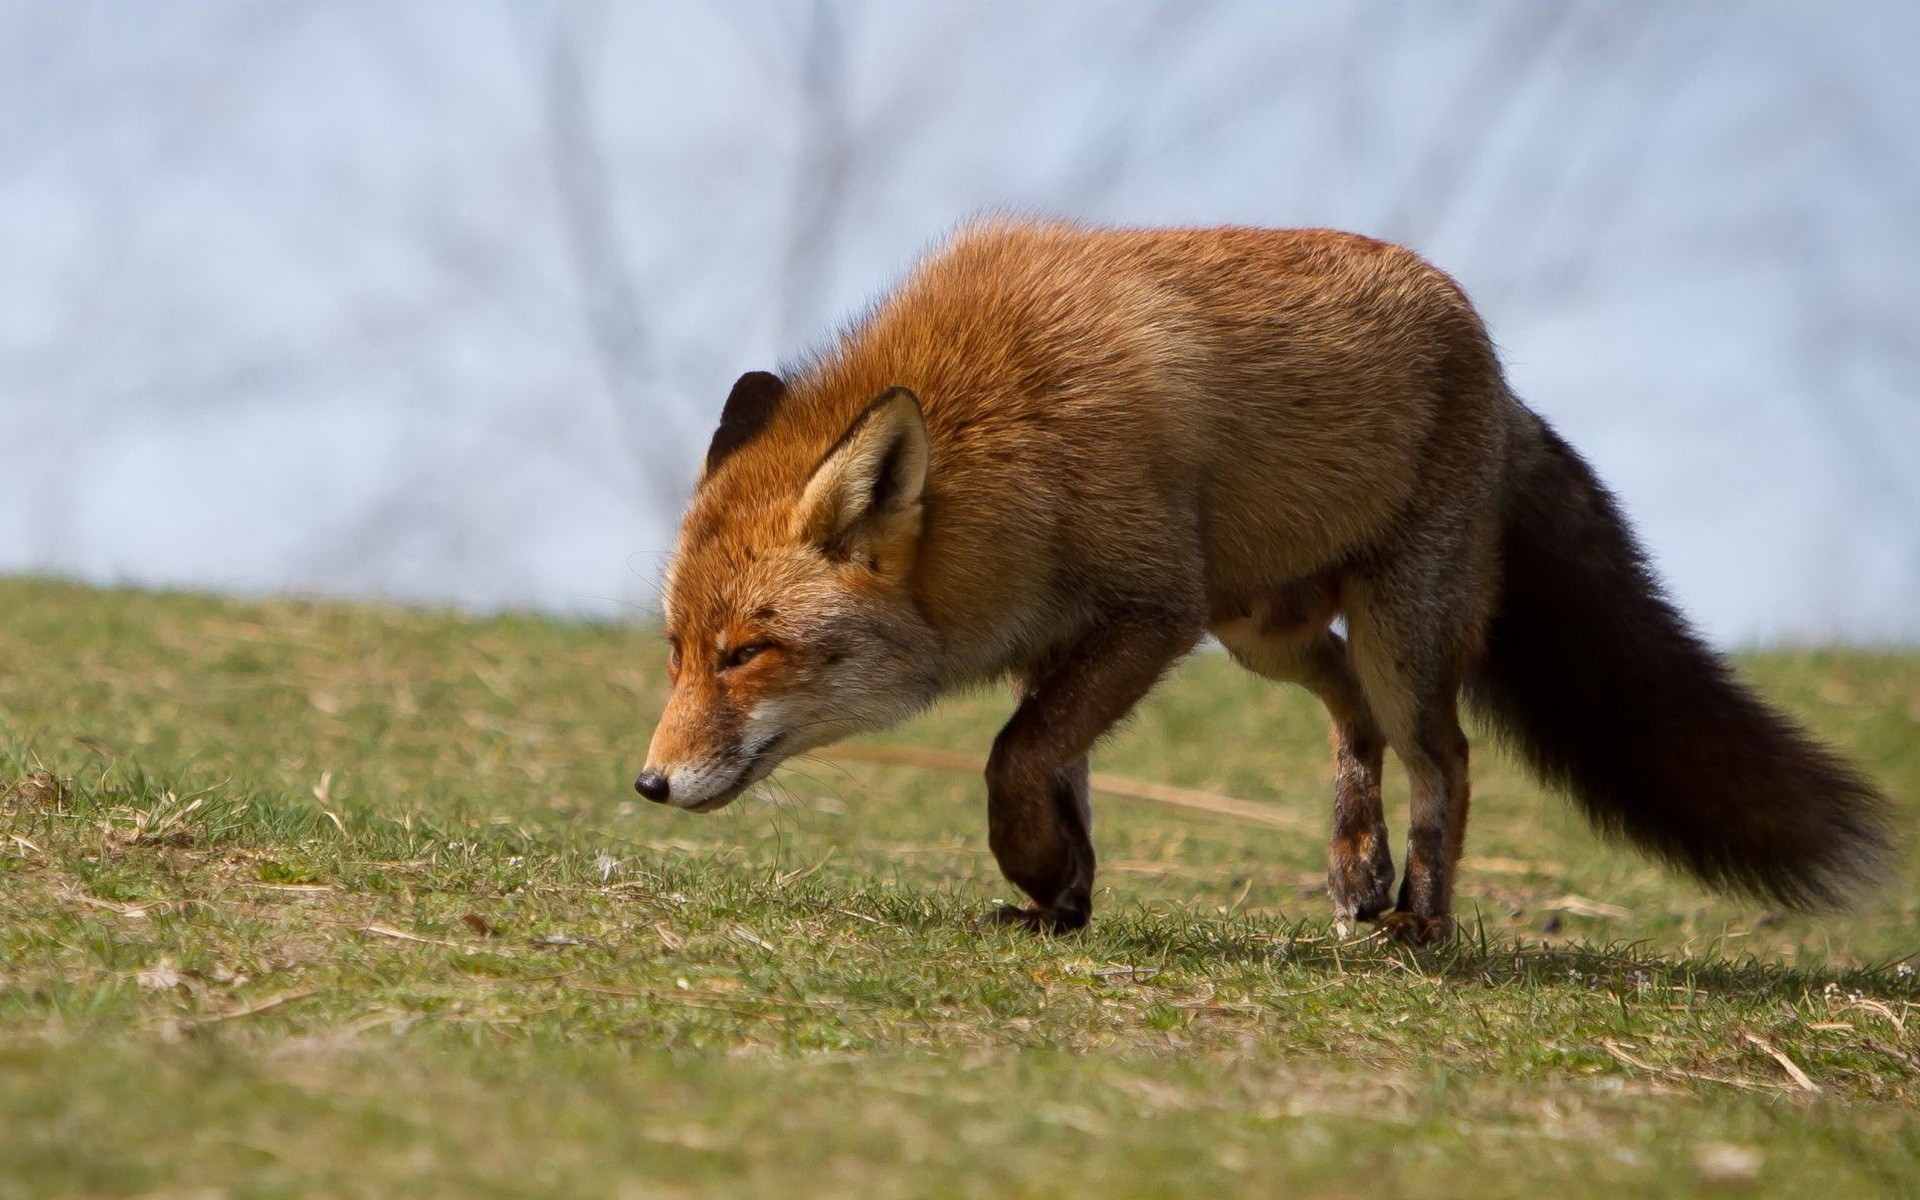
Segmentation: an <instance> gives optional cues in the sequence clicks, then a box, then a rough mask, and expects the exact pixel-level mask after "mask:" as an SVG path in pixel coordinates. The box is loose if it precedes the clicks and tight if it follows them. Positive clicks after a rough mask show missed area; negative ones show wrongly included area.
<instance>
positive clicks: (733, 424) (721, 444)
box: [706, 371, 787, 475]
mask: <svg viewBox="0 0 1920 1200" xmlns="http://www.w3.org/2000/svg"><path fill="white" fill-rule="evenodd" d="M786 394H787V385H786V384H785V383H783V382H781V379H780V377H779V376H778V375H775V374H773V373H772V372H771V371H748V372H747V373H746V374H745V375H742V376H741V377H740V378H739V380H738V381H736V382H735V383H734V385H733V391H731V392H729V393H728V394H727V406H726V407H725V408H723V409H721V410H720V428H718V429H716V430H714V431H713V441H712V443H711V444H709V445H708V446H707V467H706V473H707V474H709V475H711V474H713V469H714V468H715V467H717V466H719V465H720V463H721V461H722V460H724V459H725V458H726V457H727V455H729V454H732V453H733V452H734V451H735V450H738V449H739V448H740V447H742V446H744V445H746V444H747V443H748V442H750V441H752V440H753V438H754V435H755V434H758V433H759V432H760V431H761V430H762V429H763V428H765V427H766V424H767V421H768V420H769V419H771V418H772V416H773V413H774V410H775V409H777V408H779V407H780V397H782V396H784V395H786Z"/></svg>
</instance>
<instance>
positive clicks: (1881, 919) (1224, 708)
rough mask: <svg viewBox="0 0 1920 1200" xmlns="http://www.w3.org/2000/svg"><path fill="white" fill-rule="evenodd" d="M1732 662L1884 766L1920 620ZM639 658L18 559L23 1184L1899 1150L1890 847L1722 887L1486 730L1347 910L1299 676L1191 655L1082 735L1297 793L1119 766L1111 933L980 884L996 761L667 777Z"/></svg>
mask: <svg viewBox="0 0 1920 1200" xmlns="http://www.w3.org/2000/svg"><path fill="white" fill-rule="evenodd" d="M1742 665H1743V669H1744V670H1745V672H1746V673H1747V674H1748V676H1749V677H1750V678H1752V679H1754V680H1755V681H1756V682H1757V683H1758V684H1759V685H1760V686H1761V687H1762V688H1763V689H1764V690H1765V691H1766V692H1768V693H1769V694H1770V695H1772V696H1773V697H1775V698H1776V699H1777V700H1779V701H1780V702H1782V703H1783V704H1785V705H1786V706H1787V707H1789V708H1791V709H1792V710H1794V711H1795V712H1797V713H1799V714H1800V715H1801V716H1802V717H1803V718H1804V719H1806V720H1807V721H1808V722H1809V723H1810V724H1811V725H1812V726H1813V727H1814V728H1816V729H1817V730H1818V731H1819V732H1820V733H1822V734H1823V735H1824V736H1826V737H1828V738H1830V739H1832V740H1833V741H1835V742H1836V743H1838V744H1840V745H1842V746H1845V747H1846V748H1848V749H1849V751H1851V752H1852V753H1854V754H1855V755H1857V756H1858V757H1859V758H1860V759H1861V760H1862V761H1863V762H1864V763H1865V764H1866V765H1867V767H1868V769H1869V770H1870V771H1871V773H1872V774H1873V775H1874V776H1875V777H1876V778H1878V779H1880V780H1881V781H1882V782H1883V783H1884V784H1885V785H1886V786H1887V787H1888V788H1889V789H1890V790H1891V791H1892V792H1893V794H1894V795H1895V796H1896V797H1897V798H1899V799H1900V800H1901V802H1902V803H1903V806H1904V809H1903V811H1907V812H1911V811H1912V805H1913V803H1914V801H1915V800H1916V799H1920V655H1912V654H1906V655H1900V654H1871V653H1851V652H1850V653H1841V652H1827V651H1820V652H1791V653H1784V652H1783V653H1769V654H1763V655H1756V656H1750V657H1747V658H1745V659H1743V662H1742ZM662 683H663V671H662V667H661V652H660V649H659V647H658V646H657V645H656V643H655V640H654V639H653V637H652V635H651V634H650V633H649V632H648V631H647V630H645V629H639V628H615V627H607V626H602V625H591V624H583V623H568V622H560V621H548V620H539V619H534V618H528V617H502V618H494V619H487V620H475V619H469V618H463V617H458V616H453V615H447V614H438V613H424V612H417V611H406V610H398V609H388V608H377V607H367V606H349V605H336V604H312V603H302V602H291V601H272V602H267V603H244V602H239V601H229V600H219V599H211V598H206V597H200V596H185V595H151V594H141V593H135V592H128V591H95V590H88V589H84V588H79V587H74V586H69V585H63V584H56V583H47V582H38V581H4V582H0V1129H4V1130H5V1133H4V1135H0V1200H11V1198H12V1197H27V1196H71V1195H148V1196H190V1195H191V1196H200V1195H232V1196H283V1195H284V1196H293V1195H314V1196H341V1195H368V1196H402V1195H419V1196H438V1195H516V1196H518V1195H532V1196H549V1195H550V1196H578V1195H589V1194H590V1195H603V1196H628V1195H631V1196H659V1195H666V1196H673V1195H727V1196H753V1197H779V1196H821V1195H848V1196H981V1197H987V1196H995V1197H997V1196H1058V1195H1064V1194H1083V1193H1085V1194H1094V1193H1097V1194H1102V1195H1108V1196H1154V1195H1173V1194H1180V1195H1187V1194H1208V1195H1261V1196H1267V1195H1281V1194H1284V1195H1293V1196H1328V1197H1333V1196H1354V1197H1359V1196H1367V1197H1379V1196H1457V1195H1472V1196H1484V1197H1501V1196H1516V1197H1517V1196H1531V1195H1541V1194H1550V1195H1554V1196H1570V1197H1581V1196H1614V1195H1620V1194H1635V1195H1692V1194H1696V1193H1710V1194H1721V1193H1723V1192H1725V1191H1727V1190H1728V1189H1734V1190H1741V1189H1745V1190H1748V1191H1752V1192H1755V1193H1757V1194H1766V1195H1781V1196H1799V1195H1807V1196H1819V1197H1821V1198H1822V1200H1836V1198H1841V1197H1848V1196H1882V1195H1892V1194H1901V1193H1906V1194H1911V1193H1913V1192H1914V1191H1915V1190H1916V1189H1920V980H1917V979H1916V977H1915V974H1914V972H1913V970H1912V969H1911V966H1910V964H1909V963H1908V962H1907V958H1908V956H1912V955H1914V954H1915V952H1916V950H1920V882H1917V880H1916V873H1915V872H1914V871H1913V870H1911V869H1909V871H1908V872H1907V875H1906V877H1905V878H1904V879H1903V880H1902V881H1901V882H1900V884H1899V885H1898V886H1896V887H1893V888H1890V889H1889V890H1887V891H1886V892H1885V893H1883V894H1881V895H1879V896H1877V897H1875V898H1874V899H1873V900H1872V901H1871V902H1869V903H1868V904H1867V905H1865V906H1864V907H1862V908H1861V909H1859V910H1858V911H1856V912H1854V913H1851V914H1849V915H1846V916H1842V917H1828V918H1820V919H1816V918H1807V917H1797V916H1787V915H1783V914H1778V913H1773V912H1767V911H1764V910H1761V909H1759V908H1757V907H1755V906H1753V905H1750V904H1745V903H1741V902H1738V901H1729V900H1725V899H1716V898H1714V897H1711V896H1709V895H1706V894H1704V893H1702V892H1700V891H1699V890H1698V889H1697V888H1695V887H1693V886H1692V885H1691V884H1689V883H1687V882H1685V881H1683V880H1678V879H1675V878H1673V877H1672V876H1669V875H1666V874H1663V873H1662V872H1661V871H1659V870H1658V869H1656V868H1654V867H1652V866H1650V865H1649V864H1648V863H1646V862H1645V861H1643V860H1641V859H1639V858H1637V857H1635V856H1634V855H1632V854H1630V853H1628V852H1626V851H1623V850H1620V849H1617V848H1611V847H1607V846H1604V845H1601V844H1600V843H1598V842H1597V841H1596V840H1595V839H1593V838H1592V837H1591V836H1590V835H1589V834H1588V833H1587V832H1586V831H1585V830H1584V829H1583V828H1582V827H1581V825H1580V823H1579V822H1578V820H1577V818H1575V817H1574V816H1573V815H1572V814H1571V813H1570V812H1569V811H1568V809H1567V808H1566V807H1565V806H1564V805H1563V804H1561V803H1560V802H1558V801H1555V800H1553V799H1551V798H1549V797H1545V796H1543V795H1541V794H1540V792H1539V791H1538V790H1537V789H1536V788H1534V787H1533V786H1532V785H1531V784H1529V783H1528V782H1527V781H1526V780H1525V778H1524V777H1523V776H1522V775H1521V774H1520V773H1519V772H1518V770H1517V769H1516V768H1515V767H1514V766H1513V765H1512V764H1511V763H1508V762H1506V761H1503V760H1502V759H1501V758H1499V756H1498V755H1496V754H1495V753H1493V752H1492V751H1490V750H1481V751H1479V752H1478V758H1477V760H1476V768H1475V774H1476V781H1477V793H1476V799H1475V821H1474V824H1473V826H1472V831H1471V834H1470V847H1469V859H1468V864H1467V870H1466V873H1465V878H1464V880H1463V885H1462V897H1461V902H1460V904H1461V910H1462V913H1463V916H1464V923H1465V925H1466V927H1467V929H1468V936H1466V937H1464V938H1463V939H1462V940H1461V941H1460V942H1459V943H1458V944H1456V945H1454V946H1452V947H1449V948H1446V949H1443V950H1437V951H1429V952H1414V951H1410V950H1406V949H1402V948H1398V947H1393V946H1385V945H1380V944H1377V943H1374V942H1371V941H1369V940H1366V939H1347V940H1342V939H1340V938H1338V937H1336V936H1335V935H1334V933H1333V931H1332V929H1331V928H1330V925H1329V922H1328V920H1327V918H1326V909H1325V905H1326V900H1325V896H1324V894H1322V893H1321V890H1320V879H1319V864H1320V856H1321V854H1322V852H1323V846H1322V844H1321V836H1320V834H1319V832H1318V831H1319V830H1320V829H1321V828H1322V826H1323V825H1324V824H1325V821H1326V812H1327V802H1328V796H1329V794H1330V788H1331V783H1330V772H1329V766H1328V763H1327V761H1326V750H1325V723H1324V719H1323V718H1322V717H1321V716H1320V715H1319V714H1318V712H1317V711H1316V710H1315V708H1314V706H1313V704H1312V702H1311V701H1310V700H1308V699H1307V698H1305V697H1304V696H1302V695H1298V694H1295V693H1291V692H1288V691H1285V690H1281V689H1276V688H1273V687H1271V686H1268V685H1265V684H1262V683H1260V682H1259V681H1257V680H1253V679H1251V678H1249V677H1246V676H1244V675H1242V674H1239V673H1237V672H1236V671H1235V670H1234V668H1232V667H1231V665H1230V664H1228V663H1226V662H1225V661H1223V660H1222V659H1221V658H1220V657H1219V656H1210V655H1200V656H1197V657H1196V658H1195V659H1194V660H1192V661H1191V662H1189V663H1188V664H1186V665H1185V666H1184V667H1182V668H1181V670H1180V671H1179V672H1178V673H1177V674H1176V675H1175V676H1174V677H1173V678H1172V679H1171V680H1170V681H1169V682H1168V683H1167V684H1166V685H1165V686H1164V687H1163V688H1162V689H1161V690H1160V691H1159V692H1158V693H1157V694H1156V695H1155V696H1154V697H1152V698H1151V700H1150V701H1149V702H1148V704H1147V705H1146V706H1145V707H1144V709H1143V711H1142V712H1141V713H1140V715H1139V716H1138V718H1137V719H1136V720H1135V721H1134V722H1132V723H1131V724H1130V725H1129V726H1128V727H1127V729H1126V730H1125V731H1124V732H1123V733H1121V734H1120V735H1119V736H1118V737H1117V738H1116V739H1114V740H1113V742H1112V743H1111V744H1110V745H1109V746H1107V747H1105V748H1104V749H1103V751H1102V752H1101V753H1100V755H1099V756H1098V762H1097V764H1096V765H1097V769H1099V770H1103V771H1106V772H1109V773H1112V774H1117V775H1123V776H1131V777H1134V778H1137V779H1144V780H1152V781H1157V782H1164V783H1172V784H1178V785H1182V786H1186V787H1192V788H1203V789H1208V790H1212V791H1216V792H1220V793H1225V794H1229V795H1232V796H1236V797H1241V798H1244V799H1248V800H1252V801H1257V802H1259V803H1261V804H1262V805H1264V806H1268V807H1269V808H1270V809H1271V811H1272V812H1273V813H1275V814H1279V815H1282V816H1283V817H1286V818H1290V819H1291V823H1292V825H1293V827H1292V828H1275V827H1272V826H1271V825H1255V824H1247V823H1240V822H1235V821H1231V820H1226V819H1222V818H1220V817H1216V816H1209V815H1206V814H1200V813H1193V812H1187V811H1182V810H1177V809H1172V808H1168V807H1165V806H1160V805H1156V804H1153V803H1149V802H1145V801H1141V800H1134V799H1123V798H1106V799H1103V800H1102V801H1100V803H1099V805H1098V811H1099V827H1098V830H1097V840H1098V843H1099V849H1100V852H1101V855H1102V860H1103V872H1102V876H1101V880H1102V889H1101V892H1100V894H1099V895H1098V897H1097V900H1096V905H1097V916H1096V920H1095V925H1094V927H1093V928H1092V929H1091V930H1090V931H1088V932H1087V933H1086V934H1085V935H1081V936H1076V937H1070V938H1062V939H1057V940H1040V939H1035V938H1032V937H1028V936H1025V935H1021V934H1018V933H1015V932H1012V931H990V932H982V931H976V930H974V929H973V928H972V927H971V920H972V918H973V917H974V916H976V915H977V914H978V913H980V912H982V911H984V909H985V908H986V907H987V906H988V905H989V904H990V903H991V901H992V900H993V899H994V898H996V897H1003V898H1009V899H1010V898H1012V896H1011V892H1010V891H1009V889H1008V886H1007V885H1005V884H1004V883H1002V882H1001V880H1000V879H999V876H998V872H997V871H996V870H995V868H994V866H993V864H992V860H991V857H990V856H989V855H988V854H987V852H986V848H985V837H984V813H983V807H984V805H983V798H982V796H981V794H980V786H979V784H978V782H977V781H976V780H974V779H970V778H967V777H964V776H961V775H956V774H951V773H939V772H923V771H919V770H914V769H907V768H901V767H892V766H882V765H873V764H868V763H857V762H854V763H843V764H839V765H834V764H828V763H824V762H818V761H810V762H806V763H801V764H799V765H797V767H796V768H794V769H793V770H790V771H787V772H783V773H782V775H781V776H779V777H777V778H778V786H776V787H774V788H773V789H772V790H771V792H770V799H768V800H750V801H743V802H742V803H740V804H738V805H736V806H735V807H734V808H732V809H729V810H727V811H726V812H723V813H721V814H717V815H713V816H705V817H701V816H694V815H689V814H679V813H672V812H667V811H664V810H661V809H659V808H656V807H655V806H652V805H647V804H645V803H643V802H638V801H637V798H635V797H634V796H633V794H632V792H631V790H630V786H629V780H630V779H631V776H632V774H633V772H634V770H635V769H636V767H637V766H638V765H639V763H640V759H641V756H642V754H643V752H644V749H645V739H646V736H647V732H648V729H649V728H650V719H651V717H652V716H653V714H654V713H656V712H657V711H658V707H659V705H660V703H661V700H662ZM1006 708H1007V701H1006V699H1005V698H1004V697H1002V696H999V695H993V694H981V695H976V696H969V697H963V698H961V699H959V700H957V701H954V702H952V703H949V704H947V705H945V706H943V707H941V708H940V709H939V710H937V711H936V712H934V713H933V714H931V715H929V716H928V717H926V718H924V719H923V720H921V721H920V722H918V723H916V724H915V725H914V726H912V727H910V728H907V729H903V730H901V731H899V732H897V733H896V734H894V735H892V736H890V737H889V738H887V739H883V740H885V741H888V742H892V743H896V744H901V745H913V746H925V747H934V748H942V749H950V750H970V751H975V752H977V751H979V750H980V749H982V748H983V747H984V746H985V744H986V742H987V740H988V738H989V737H990V736H991V731H992V729H993V728H994V725H995V722H996V721H997V720H998V719H999V718H1001V717H1002V716H1003V715H1004V713H1005V711H1006ZM1391 811H1392V810H1391V809H1390V812H1391ZM1282 823H1283V824H1284V823H1286V822H1285V821H1283V822H1282Z"/></svg>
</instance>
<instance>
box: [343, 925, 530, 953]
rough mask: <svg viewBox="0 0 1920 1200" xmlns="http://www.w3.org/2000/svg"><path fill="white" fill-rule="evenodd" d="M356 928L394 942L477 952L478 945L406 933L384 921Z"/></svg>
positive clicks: (495, 950)
mask: <svg viewBox="0 0 1920 1200" xmlns="http://www.w3.org/2000/svg"><path fill="white" fill-rule="evenodd" d="M358 928H359V930H360V932H361V933H370V934H372V935H373V936H375V937H383V938H390V939H392V940H393V941H396V942H412V943H413V944H415V945H417V946H444V947H446V948H447V949H449V950H458V951H460V952H461V953H463V954H475V953H478V952H479V947H476V946H469V945H465V944H463V943H461V942H455V941H449V940H448V939H446V938H433V937H422V936H421V935H420V934H417V933H408V932H407V931H406V930H404V929H396V928H394V927H393V926H392V925H388V924H387V923H385V922H384V921H373V922H369V923H368V924H365V925H361V926H359V927H358ZM488 953H490V954H505V953H506V951H505V950H500V949H491V950H489V951H488Z"/></svg>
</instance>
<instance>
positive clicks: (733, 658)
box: [720, 642, 767, 671]
mask: <svg viewBox="0 0 1920 1200" xmlns="http://www.w3.org/2000/svg"><path fill="white" fill-rule="evenodd" d="M766 648H767V644H766V643H765V642H749V643H747V644H746V645H744V646H736V647H734V649H733V652H732V653H730V654H728V655H727V658H726V661H725V662H723V663H721V664H720V669H721V670H723V671H724V670H731V669H732V668H734V667H739V666H745V665H746V664H747V663H750V662H752V661H753V660H754V659H756V658H759V657H760V655H761V652H762V651H764V650H766Z"/></svg>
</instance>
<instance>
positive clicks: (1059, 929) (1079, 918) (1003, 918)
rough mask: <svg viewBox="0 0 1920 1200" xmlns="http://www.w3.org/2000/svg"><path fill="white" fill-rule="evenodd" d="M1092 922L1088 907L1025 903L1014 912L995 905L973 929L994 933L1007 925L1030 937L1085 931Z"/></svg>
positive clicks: (1007, 906)
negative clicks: (1030, 935)
mask: <svg viewBox="0 0 1920 1200" xmlns="http://www.w3.org/2000/svg"><path fill="white" fill-rule="evenodd" d="M1092 919H1093V912H1092V910H1091V908H1090V907H1089V906H1088V905H1085V904H1078V905H1076V904H1072V903H1060V904H1052V905H1046V906H1042V905H1039V904H1033V903H1028V904H1027V905H1026V906H1025V907H1022V908H1016V907H1014V906H1013V905H1011V904H996V905H994V906H993V908H992V909H991V910H989V911H988V912H987V913H986V914H984V915H983V916H981V918H980V919H979V920H977V921H975V922H974V928H976V929H994V928H999V927H1002V926H1007V925H1015V926H1019V927H1020V928H1022V929H1026V930H1029V931H1030V932H1033V933H1072V932H1073V931H1074V930H1076V929H1084V928H1086V925H1087V922H1088V921H1090V920H1092Z"/></svg>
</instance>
